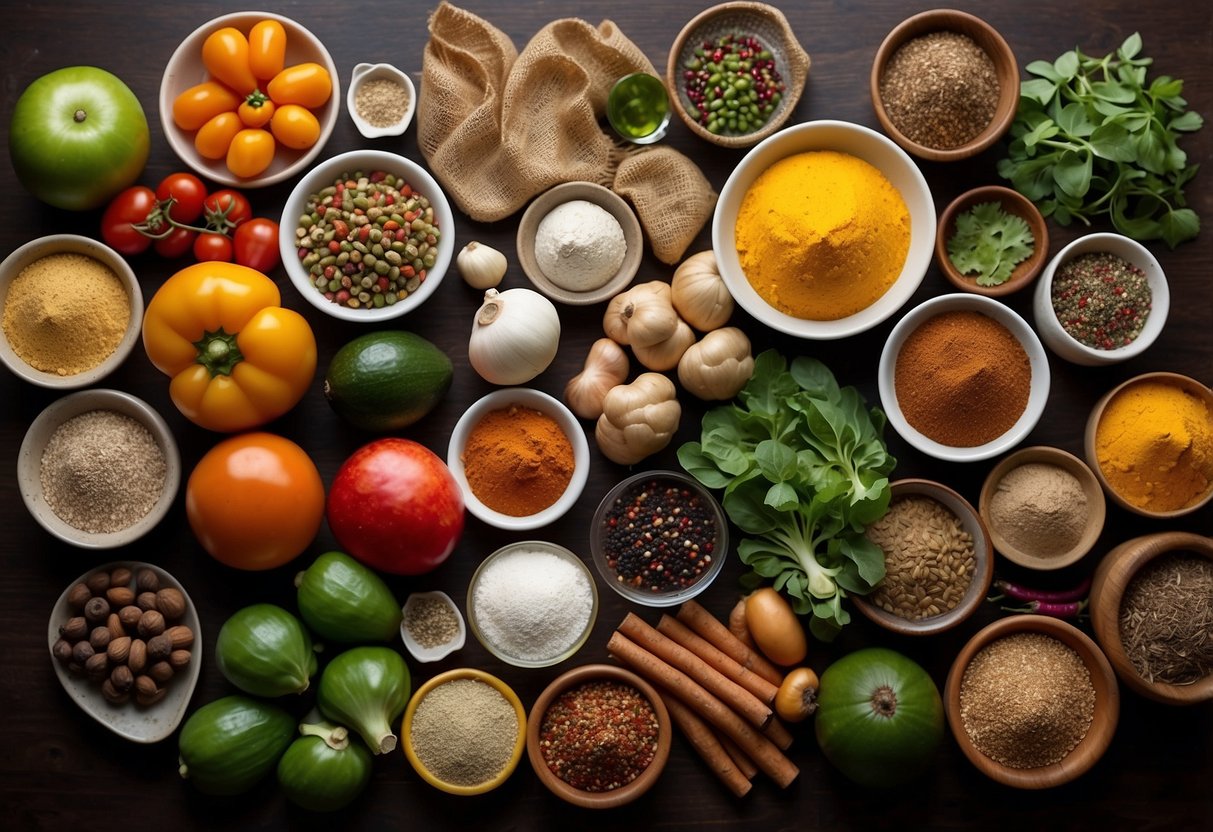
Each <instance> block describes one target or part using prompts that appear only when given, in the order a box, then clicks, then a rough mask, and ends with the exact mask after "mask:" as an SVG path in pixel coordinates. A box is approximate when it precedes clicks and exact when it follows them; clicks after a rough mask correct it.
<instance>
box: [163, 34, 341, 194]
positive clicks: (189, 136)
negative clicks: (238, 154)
mask: <svg viewBox="0 0 1213 832" xmlns="http://www.w3.org/2000/svg"><path fill="white" fill-rule="evenodd" d="M261 20H277V21H278V22H279V23H281V24H282V28H283V29H285V30H286V66H288V67H289V66H294V65H296V64H301V63H317V64H320V65H321V66H323V67H324V68H325V69H326V70H327V71H328V74H329V77H330V78H331V79H332V81H333V92H332V95H330V96H329V100H328V101H326V102H325V103H324V104H322V105H321V106H320V107H317V108H316V109H314V110H312V114H313V115H315V116H316V118H317V120H318V121H319V122H320V137H319V138H317V139H316V143H315V144H313V145H312V146H311V147H308V148H304V149H303V150H292V149H290V148H288V147H283V146H282V145H278V147H277V148H276V149H275V151H274V160H273V161H272V162H271V163H270V166H269V167H268V168H266V169H265V170H264V171H262V173H261V174H260V175H259V176H254V177H252V178H248V179H246V178H244V177H240V176H236V175H235V174H234V173H232V172H231V171H230V170H228V169H227V162H226V161H225V160H224V159H207V158H205V157H204V156H202V155H201V154H199V153H198V151H197V150H196V149H195V148H194V133H195V132H196V131H194V130H182V129H181V128H180V127H178V126H177V125H176V124H175V123H174V122H173V101H174V100H175V99H176V98H177V96H178V95H180V94H181V93H183V92H185V91H186V90H187V89H189V88H190V87H192V86H194V85H196V84H201V83H202V82H203V81H206V80H209V78H210V74H209V73H208V72H207V71H206V67H205V66H203V64H202V44H203V43H204V42H205V41H206V39H207V37H208V36H209V35H210V34H211V33H212V32H216V31H218V30H219V29H223V28H225V27H228V26H230V27H232V28H234V29H239V30H240V31H241V32H243V33H244V34H246V35H247V34H248V32H249V30H250V29H252V28H253V26H254V25H255V24H256V23H257V22H258V21H261ZM340 109H341V79H340V78H339V77H338V75H337V65H336V64H334V63H333V56H332V55H330V54H329V51H328V50H327V49H325V48H324V44H323V43H321V42H320V39H319V38H317V37H316V36H315V35H313V34H312V33H311V32H309V31H308V30H307V29H305V28H304V27H303V26H300V25H299V24H298V23H296V22H295V21H293V20H291V19H290V18H289V17H283V16H282V15H280V14H274V13H273V12H234V13H232V14H225V15H222V16H220V17H216V18H215V19H214V20H210V21H207V22H206V23H203V24H202V25H201V26H199V27H198V28H197V29H195V30H194V31H193V32H191V33H190V34H189V35H188V36H186V38H185V40H183V41H182V42H181V45H180V46H178V47H177V50H176V51H175V52H173V55H172V57H170V58H169V59H168V64H167V65H166V66H165V68H164V76H163V77H162V78H161V79H160V125H161V127H162V128H163V129H164V135H165V138H167V139H168V143H169V146H170V147H172V148H173V151H174V152H175V153H176V154H177V155H178V156H179V157H180V158H181V161H183V162H185V163H186V164H187V165H189V166H190V167H191V168H193V169H194V171H195V172H197V173H198V175H199V176H202V177H205V178H206V179H210V180H211V181H213V182H219V183H221V184H224V185H228V186H231V187H234V188H261V187H264V186H266V185H273V184H275V183H276V182H281V181H283V180H284V179H289V178H291V177H292V176H295V175H296V174H298V173H299V172H300V171H302V170H304V169H305V168H306V167H307V166H308V165H310V164H311V163H312V160H313V159H315V158H316V157H317V156H318V155H319V154H320V151H321V149H322V148H323V147H324V143H325V142H327V141H328V139H329V136H330V135H332V132H333V127H334V125H336V124H337V112H338V111H339V110H340Z"/></svg>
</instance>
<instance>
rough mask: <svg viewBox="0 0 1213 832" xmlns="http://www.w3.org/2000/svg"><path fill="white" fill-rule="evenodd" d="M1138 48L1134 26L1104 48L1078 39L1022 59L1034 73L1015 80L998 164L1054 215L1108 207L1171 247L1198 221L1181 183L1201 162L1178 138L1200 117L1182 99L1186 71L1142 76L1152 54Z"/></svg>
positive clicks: (1063, 217) (1081, 215) (1118, 223)
mask: <svg viewBox="0 0 1213 832" xmlns="http://www.w3.org/2000/svg"><path fill="white" fill-rule="evenodd" d="M1141 48H1142V41H1141V36H1140V35H1139V34H1137V33H1134V34H1133V35H1131V36H1130V37H1129V38H1128V39H1126V40H1125V42H1124V43H1123V44H1121V46H1120V48H1119V49H1117V50H1116V51H1115V52H1114V53H1112V54H1110V55H1105V56H1104V57H1102V58H1095V57H1090V56H1088V55H1084V54H1083V53H1082V52H1080V51H1078V50H1077V49H1074V50H1072V51H1070V52H1066V53H1065V54H1064V55H1062V56H1061V57H1059V58H1058V59H1057V60H1055V61H1053V62H1052V63H1049V62H1048V61H1033V62H1032V63H1030V64H1028V66H1027V70H1028V72H1029V73H1031V74H1032V75H1035V76H1037V77H1035V78H1032V79H1030V80H1027V81H1024V82H1023V83H1022V84H1021V85H1020V98H1019V111H1018V113H1017V114H1016V117H1015V122H1014V123H1013V124H1012V125H1011V144H1010V148H1009V151H1008V157H1007V158H1006V159H1003V160H1001V161H1000V162H999V163H998V173H999V175H1000V176H1002V177H1003V178H1004V179H1009V180H1010V181H1011V184H1012V186H1013V187H1014V188H1015V189H1016V190H1017V191H1019V192H1020V193H1022V194H1024V195H1025V196H1027V197H1028V198H1029V199H1031V200H1032V201H1033V202H1035V203H1036V204H1037V206H1038V207H1039V208H1040V211H1041V213H1042V214H1044V215H1045V216H1046V217H1048V216H1051V217H1053V219H1054V220H1056V221H1057V222H1058V223H1059V224H1060V225H1069V224H1070V223H1071V222H1072V221H1073V220H1075V219H1077V220H1079V221H1081V222H1083V223H1085V224H1087V225H1090V223H1091V220H1092V219H1093V218H1095V217H1098V216H1101V215H1108V216H1109V217H1110V218H1111V220H1112V225H1113V226H1114V227H1115V228H1116V230H1117V231H1119V232H1120V233H1122V234H1124V235H1126V236H1128V237H1132V238H1134V239H1136V240H1156V239H1161V240H1164V241H1166V243H1167V245H1169V246H1171V247H1172V248H1174V247H1175V246H1177V245H1179V244H1180V243H1182V242H1184V241H1185V240H1190V239H1192V238H1193V237H1195V236H1196V234H1197V232H1198V231H1199V230H1200V218H1199V217H1198V216H1197V215H1196V212H1195V211H1193V210H1192V209H1191V208H1188V207H1187V202H1186V201H1185V199H1184V192H1183V189H1184V185H1185V184H1187V182H1188V181H1189V180H1191V179H1192V177H1193V176H1195V175H1196V170H1197V168H1198V165H1194V164H1191V165H1190V164H1188V156H1187V154H1186V153H1185V152H1184V151H1183V150H1181V149H1180V147H1179V145H1178V139H1179V138H1180V136H1181V134H1183V133H1190V132H1193V131H1195V130H1199V129H1200V127H1201V125H1202V124H1203V123H1204V120H1203V119H1202V118H1201V117H1200V114H1198V113H1196V112H1192V111H1189V110H1187V109H1186V108H1187V104H1188V102H1187V101H1185V100H1184V99H1183V97H1182V96H1181V93H1182V92H1183V81H1181V80H1179V79H1176V78H1171V77H1169V76H1166V75H1161V76H1159V77H1157V78H1155V79H1154V80H1153V81H1151V82H1149V83H1148V84H1147V79H1146V67H1148V66H1149V65H1150V64H1151V63H1153V59H1151V58H1144V57H1138V56H1139V55H1140V53H1141Z"/></svg>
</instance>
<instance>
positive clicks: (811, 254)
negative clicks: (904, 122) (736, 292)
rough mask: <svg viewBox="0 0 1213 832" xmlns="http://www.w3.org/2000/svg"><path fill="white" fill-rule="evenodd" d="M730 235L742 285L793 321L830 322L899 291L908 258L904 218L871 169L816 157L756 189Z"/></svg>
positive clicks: (770, 171)
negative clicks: (896, 287)
mask: <svg viewBox="0 0 1213 832" xmlns="http://www.w3.org/2000/svg"><path fill="white" fill-rule="evenodd" d="M735 233H736V240H737V254H738V257H739V258H740V260H741V267H742V269H743V270H744V271H745V275H746V279H747V280H749V282H750V285H751V286H753V287H754V291H756V292H757V293H758V294H759V296H761V297H762V299H763V300H765V301H766V302H767V303H769V304H770V305H771V306H773V307H775V308H776V309H778V310H779V311H781V312H784V313H786V314H788V315H791V316H793V317H795V318H802V319H807V320H814V321H833V320H837V319H838V318H845V317H847V316H849V315H854V314H855V313H856V312H860V311H862V310H864V309H866V308H867V307H869V306H871V305H872V304H873V303H875V302H876V301H877V300H879V299H880V297H881V296H882V295H883V294H884V293H885V292H886V291H888V289H889V287H890V286H892V285H893V284H894V283H895V282H896V280H897V278H898V276H900V274H901V268H902V266H903V265H904V264H905V260H906V254H907V253H908V252H909V250H910V212H909V210H908V209H907V208H906V204H905V201H904V200H903V199H902V198H901V194H900V193H898V191H897V189H896V188H894V187H893V185H892V184H890V182H889V180H888V179H886V178H885V177H884V175H883V174H882V173H881V172H880V171H879V170H877V169H876V168H875V167H873V166H872V165H870V164H868V163H867V162H865V161H863V160H862V159H857V158H856V157H854V156H851V155H850V154H847V153H839V152H837V151H832V150H814V151H809V152H807V153H798V154H796V155H795V156H789V157H788V158H786V159H781V160H780V161H778V162H776V163H775V164H773V165H771V167H769V168H767V169H766V170H765V171H763V173H762V174H761V175H760V176H759V177H758V178H757V179H756V180H754V184H753V185H751V186H750V188H749V190H748V191H746V194H745V196H744V197H743V198H742V201H741V208H740V209H739V210H738V212H737V224H736V227H735Z"/></svg>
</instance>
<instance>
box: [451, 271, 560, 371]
mask: <svg viewBox="0 0 1213 832" xmlns="http://www.w3.org/2000/svg"><path fill="white" fill-rule="evenodd" d="M558 346H560V315H559V314H558V313H557V312H556V307H555V306H553V305H552V302H551V301H550V300H548V299H547V298H545V297H544V296H543V295H541V294H539V293H538V292H536V291H534V290H531V289H507V290H506V291H504V292H498V291H497V290H496V289H489V290H488V291H487V292H485V293H484V303H483V304H481V306H480V309H479V310H477V312H476V320H475V322H474V323H473V325H472V337H471V339H470V340H469V341H468V360H469V361H470V362H471V364H472V369H474V370H475V371H476V372H478V373H479V374H480V376H481V377H482V378H483V379H484V380H485V381H488V382H491V383H492V384H524V383H525V382H528V381H530V380H531V379H533V378H534V377H535V376H537V375H539V374H540V373H542V372H543V371H544V370H546V369H547V368H548V365H549V364H551V363H552V359H553V358H555V357H556V348H557V347H558Z"/></svg>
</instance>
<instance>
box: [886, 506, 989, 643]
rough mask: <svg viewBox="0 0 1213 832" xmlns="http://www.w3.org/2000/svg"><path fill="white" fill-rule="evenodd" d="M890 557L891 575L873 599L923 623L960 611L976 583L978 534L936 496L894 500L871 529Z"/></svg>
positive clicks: (896, 613) (888, 609)
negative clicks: (974, 545)
mask: <svg viewBox="0 0 1213 832" xmlns="http://www.w3.org/2000/svg"><path fill="white" fill-rule="evenodd" d="M867 537H868V540H871V541H872V542H873V543H875V544H876V545H877V546H879V547H880V548H881V549H882V550H883V551H884V555H885V576H884V580H882V581H881V582H880V583H879V584H877V586H876V589H874V590H873V591H872V594H871V595H869V596H868V600H869V601H871V602H872V603H874V604H876V605H877V606H878V607H880V608H881V609H883V610H884V611H885V612H890V613H892V614H893V615H896V616H900V617H901V618H907V619H910V620H918V619H921V618H929V617H931V616H934V615H941V614H943V613H945V612H947V611H948V610H951V609H954V608H955V607H956V605H957V604H959V603H960V599H961V598H963V597H964V594H965V592H966V591H967V590H968V588H969V584H970V583H972V581H973V571H974V569H975V568H976V566H977V559H976V555H975V553H974V548H973V536H972V535H971V534H969V533H968V531H966V530H965V528H964V524H963V523H961V521H960V518H959V517H957V516H956V515H955V514H953V513H952V512H951V511H949V510H948V508H947V507H946V506H944V505H943V504H942V503H939V502H938V501H936V500H932V499H931V498H930V497H923V496H912V497H902V498H900V499H898V500H894V501H893V502H892V503H891V504H890V505H889V511H888V513H887V514H886V515H885V516H884V517H883V518H881V519H880V520H878V521H877V522H876V523H873V524H872V525H871V526H869V527H868V530H867Z"/></svg>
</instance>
